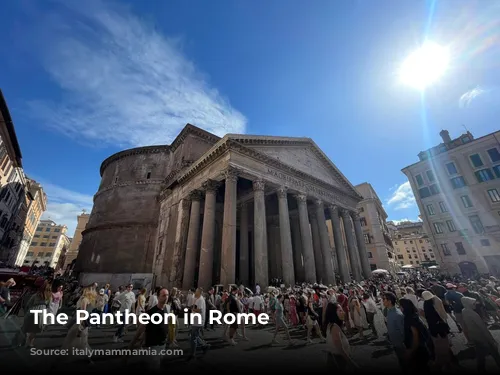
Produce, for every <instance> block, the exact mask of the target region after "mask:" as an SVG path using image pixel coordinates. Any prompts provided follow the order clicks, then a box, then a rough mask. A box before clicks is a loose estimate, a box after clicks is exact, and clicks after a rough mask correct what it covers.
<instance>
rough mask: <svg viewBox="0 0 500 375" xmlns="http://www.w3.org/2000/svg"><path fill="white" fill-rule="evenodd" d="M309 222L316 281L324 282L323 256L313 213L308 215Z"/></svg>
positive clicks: (316, 222)
mask: <svg viewBox="0 0 500 375" xmlns="http://www.w3.org/2000/svg"><path fill="white" fill-rule="evenodd" d="M309 222H310V223H311V234H312V243H313V250H314V264H315V265H316V280H317V281H318V282H322V280H325V267H323V255H322V254H321V240H320V237H319V228H318V218H317V217H316V213H315V212H314V213H312V214H310V215H309Z"/></svg>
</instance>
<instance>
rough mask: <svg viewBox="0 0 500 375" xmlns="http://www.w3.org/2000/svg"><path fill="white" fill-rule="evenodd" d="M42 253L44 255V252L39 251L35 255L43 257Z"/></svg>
mask: <svg viewBox="0 0 500 375" xmlns="http://www.w3.org/2000/svg"><path fill="white" fill-rule="evenodd" d="M44 255H45V253H44V252H40V253H38V254H36V256H37V257H40V258H43V256H44Z"/></svg>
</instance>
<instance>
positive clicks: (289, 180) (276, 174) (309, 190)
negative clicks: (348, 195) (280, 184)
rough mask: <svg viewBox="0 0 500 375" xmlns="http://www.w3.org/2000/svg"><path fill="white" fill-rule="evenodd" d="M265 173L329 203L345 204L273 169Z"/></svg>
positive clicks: (335, 196) (333, 196) (327, 193)
mask: <svg viewBox="0 0 500 375" xmlns="http://www.w3.org/2000/svg"><path fill="white" fill-rule="evenodd" d="M267 173H268V174H270V175H272V176H273V177H276V178H278V179H280V180H283V181H285V182H287V183H288V184H290V185H293V186H295V187H297V188H298V189H299V190H302V191H304V192H306V193H313V194H315V195H318V196H320V197H323V198H324V199H326V200H328V201H330V202H339V203H346V201H345V199H343V198H342V197H340V196H338V195H336V194H332V193H329V192H327V191H324V190H322V189H318V188H317V187H316V186H314V185H312V184H308V183H305V182H304V181H302V180H299V179H296V178H294V177H292V176H288V175H286V174H284V173H282V172H278V171H275V170H274V169H271V168H267Z"/></svg>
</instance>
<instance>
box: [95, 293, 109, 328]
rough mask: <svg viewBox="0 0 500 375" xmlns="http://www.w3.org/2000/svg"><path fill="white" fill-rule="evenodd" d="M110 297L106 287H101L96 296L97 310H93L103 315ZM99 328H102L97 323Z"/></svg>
mask: <svg viewBox="0 0 500 375" xmlns="http://www.w3.org/2000/svg"><path fill="white" fill-rule="evenodd" d="M108 300H109V297H108V295H107V293H106V291H105V290H104V289H100V290H99V293H98V294H97V296H96V303H95V310H94V311H93V312H95V313H98V314H100V315H101V316H102V313H103V312H104V307H105V306H106V305H107V304H108ZM97 328H101V327H100V326H99V325H97Z"/></svg>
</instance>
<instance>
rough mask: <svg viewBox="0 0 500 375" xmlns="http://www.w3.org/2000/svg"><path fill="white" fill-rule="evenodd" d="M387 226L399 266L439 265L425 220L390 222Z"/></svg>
mask: <svg viewBox="0 0 500 375" xmlns="http://www.w3.org/2000/svg"><path fill="white" fill-rule="evenodd" d="M387 226H388V227H389V231H390V232H391V237H392V243H393V244H394V250H395V253H396V261H397V263H398V264H399V266H401V267H402V266H408V265H410V266H413V267H414V268H419V267H430V266H437V265H439V264H438V263H437V258H436V255H435V254H434V249H433V246H432V243H431V241H430V240H429V236H428V235H427V233H426V232H425V229H424V223H423V222H421V221H417V222H411V221H406V222H401V223H399V224H397V225H396V224H394V223H393V222H389V223H387Z"/></svg>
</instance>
